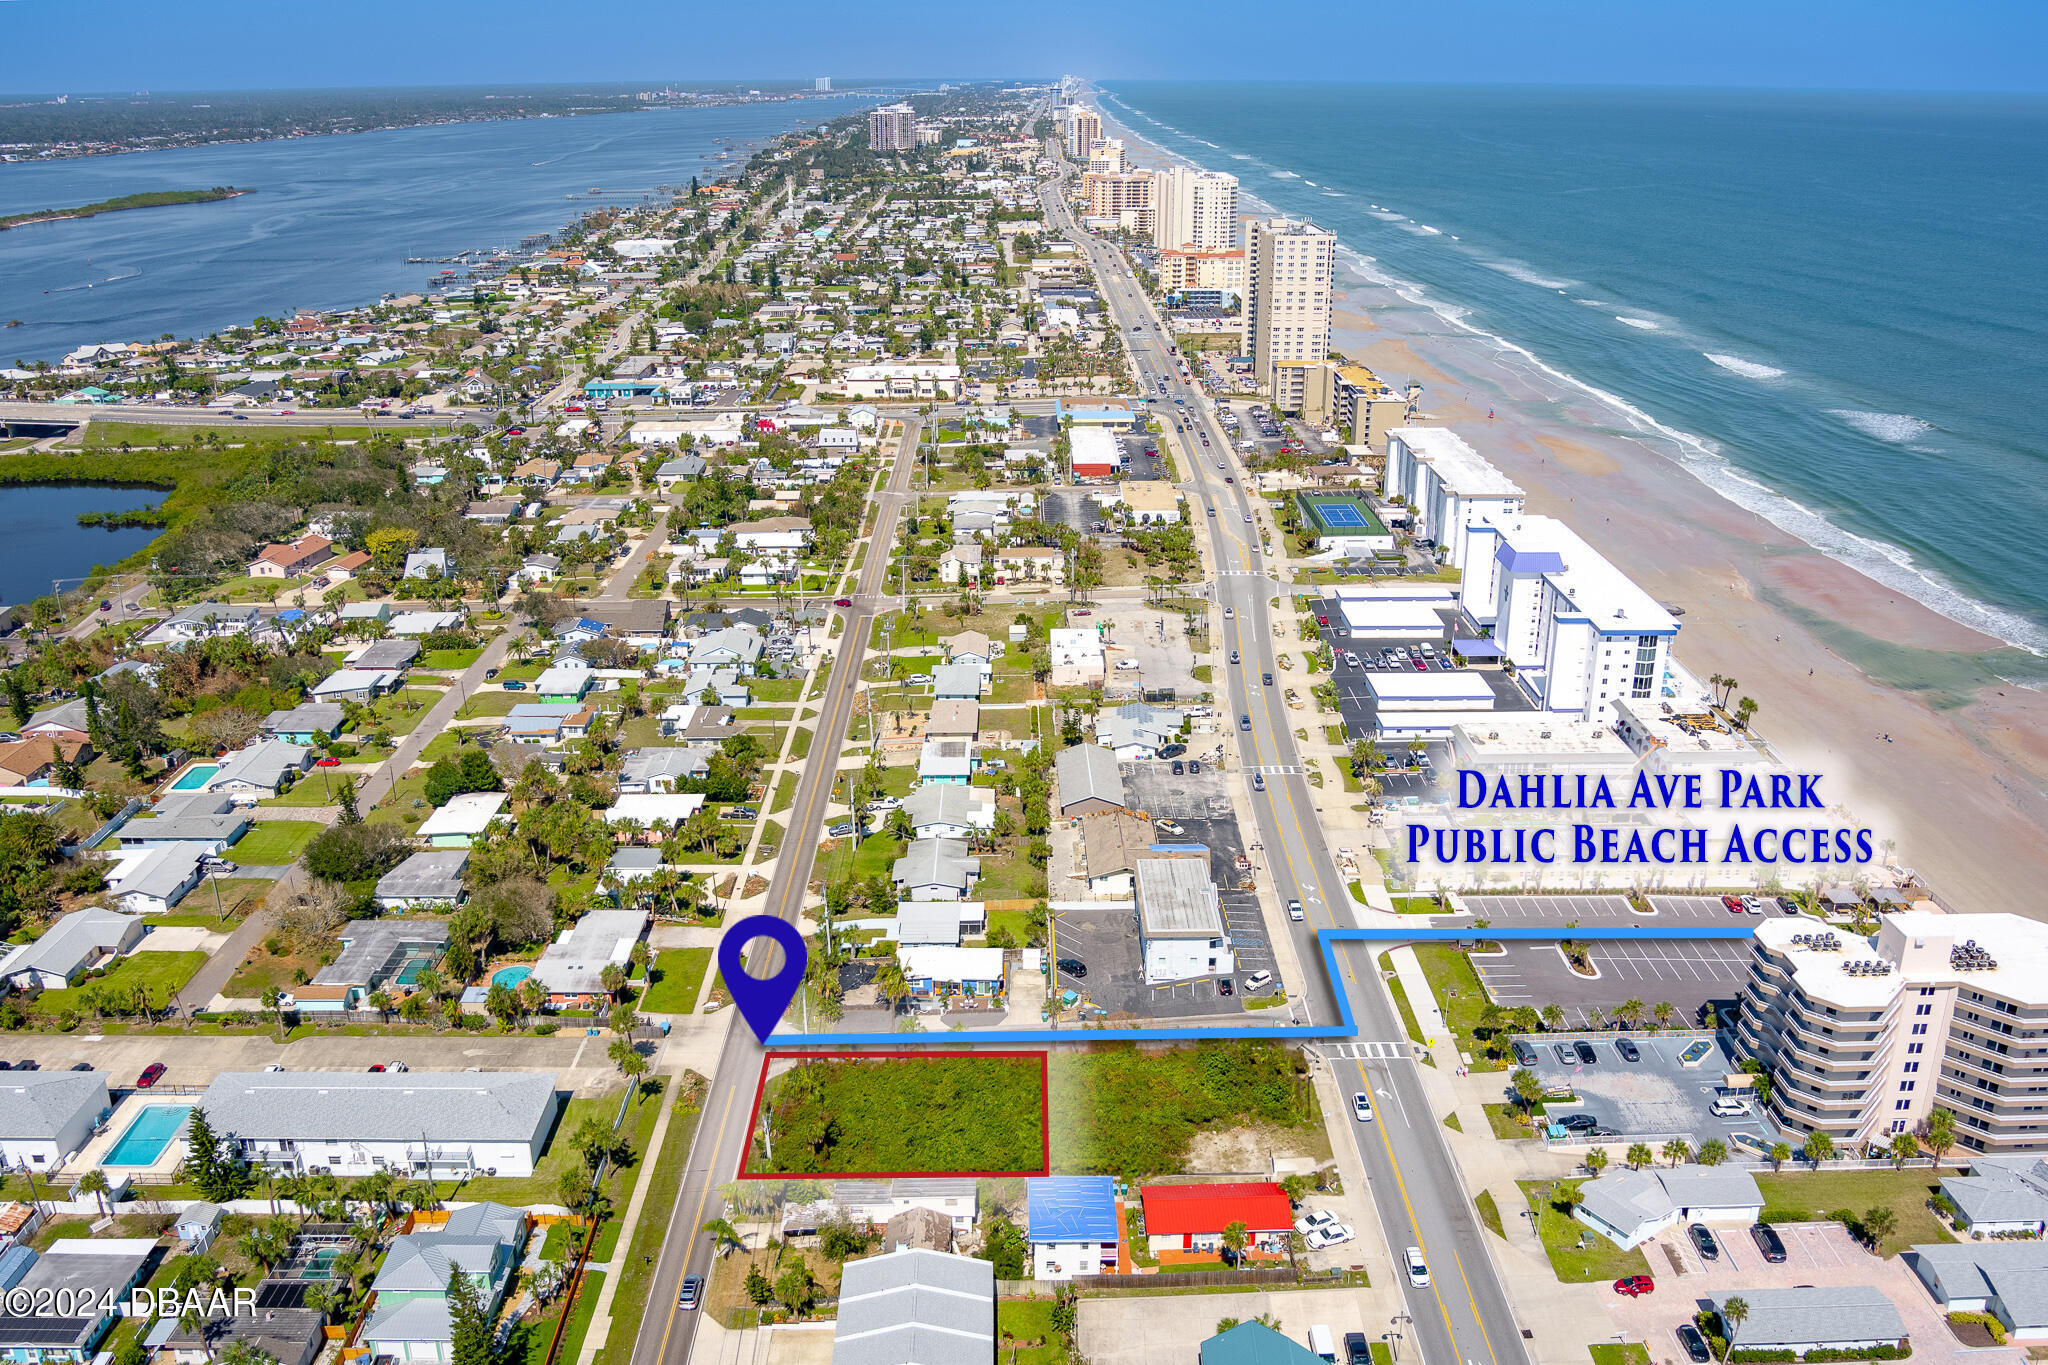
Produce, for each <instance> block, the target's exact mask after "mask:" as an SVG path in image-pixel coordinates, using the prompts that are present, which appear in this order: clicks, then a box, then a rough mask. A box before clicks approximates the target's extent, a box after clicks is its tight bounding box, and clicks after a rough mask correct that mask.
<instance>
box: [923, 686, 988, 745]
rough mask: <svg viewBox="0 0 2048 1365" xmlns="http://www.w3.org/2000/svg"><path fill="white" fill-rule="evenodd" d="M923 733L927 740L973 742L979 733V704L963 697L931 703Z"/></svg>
mask: <svg viewBox="0 0 2048 1365" xmlns="http://www.w3.org/2000/svg"><path fill="white" fill-rule="evenodd" d="M924 733H925V738H927V739H960V740H966V741H968V742H970V743H971V742H973V740H974V739H975V738H976V737H977V736H979V735H980V733H981V703H980V702H978V701H975V700H972V699H971V698H964V697H954V698H950V699H948V700H946V701H935V702H933V703H932V713H931V716H930V717H929V718H928V719H927V720H926V721H925V726H924Z"/></svg>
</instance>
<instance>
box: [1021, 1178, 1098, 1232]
mask: <svg viewBox="0 0 2048 1365" xmlns="http://www.w3.org/2000/svg"><path fill="white" fill-rule="evenodd" d="M1024 1190H1025V1198H1026V1203H1027V1206H1028V1208H1029V1228H1030V1237H1031V1240H1032V1241H1033V1242H1034V1243H1037V1242H1114V1241H1115V1240H1117V1225H1116V1186H1115V1183H1114V1182H1112V1181H1111V1180H1110V1178H1109V1177H1108V1176H1106V1175H1049V1176H1042V1177H1040V1178H1038V1179H1035V1180H1027V1181H1025V1182H1024Z"/></svg>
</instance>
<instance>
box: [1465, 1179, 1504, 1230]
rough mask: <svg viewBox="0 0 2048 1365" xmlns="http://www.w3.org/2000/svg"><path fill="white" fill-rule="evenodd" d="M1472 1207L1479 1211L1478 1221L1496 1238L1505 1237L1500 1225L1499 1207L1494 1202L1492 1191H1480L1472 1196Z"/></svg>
mask: <svg viewBox="0 0 2048 1365" xmlns="http://www.w3.org/2000/svg"><path fill="white" fill-rule="evenodd" d="M1472 1207H1473V1208H1475V1209H1478V1210H1479V1221H1480V1222H1482V1223H1484V1224H1486V1227H1487V1230H1488V1231H1489V1232H1491V1233H1492V1234H1493V1235H1494V1236H1496V1237H1506V1236H1507V1233H1506V1232H1505V1231H1504V1230H1502V1228H1501V1225H1500V1205H1499V1204H1498V1203H1496V1202H1494V1198H1493V1191H1492V1190H1481V1191H1480V1192H1479V1193H1478V1194H1476V1195H1474V1196H1472Z"/></svg>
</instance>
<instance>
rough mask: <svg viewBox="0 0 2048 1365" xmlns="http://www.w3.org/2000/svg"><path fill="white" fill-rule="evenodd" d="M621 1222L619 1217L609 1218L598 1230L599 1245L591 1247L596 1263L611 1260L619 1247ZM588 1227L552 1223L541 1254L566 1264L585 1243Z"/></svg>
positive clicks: (591, 1256) (541, 1246)
mask: <svg viewBox="0 0 2048 1365" xmlns="http://www.w3.org/2000/svg"><path fill="white" fill-rule="evenodd" d="M619 1223H620V1220H619V1219H618V1218H617V1217H612V1218H607V1219H605V1220H604V1223H603V1225H602V1226H600V1227H599V1228H598V1230H597V1245H596V1246H594V1247H592V1248H591V1249H590V1259H591V1261H592V1262H595V1263H602V1262H605V1261H609V1260H610V1259H611V1258H612V1253H613V1252H615V1251H617V1250H618V1249H619ZM588 1231H589V1229H588V1228H580V1227H577V1226H576V1225H575V1224H573V1223H550V1224H548V1235H547V1236H546V1237H545V1238H543V1239H542V1241H541V1244H540V1254H541V1255H542V1257H544V1258H545V1259H547V1260H550V1261H561V1262H563V1263H564V1264H566V1263H568V1262H570V1261H573V1260H575V1259H576V1249H577V1248H578V1247H580V1246H582V1245H583V1237H584V1234H585V1233H586V1232H588Z"/></svg>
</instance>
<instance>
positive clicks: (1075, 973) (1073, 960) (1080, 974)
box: [1058, 957, 1088, 981]
mask: <svg viewBox="0 0 2048 1365" xmlns="http://www.w3.org/2000/svg"><path fill="white" fill-rule="evenodd" d="M1058 965H1059V969H1060V970H1061V971H1063V972H1065V973H1066V974H1067V975H1068V976H1071V977H1073V978H1074V979H1075V980H1076V981H1083V980H1086V979H1087V977H1088V964H1087V963H1085V962H1083V961H1082V960H1081V959H1080V958H1078V957H1063V958H1061V959H1060V960H1059V964H1058Z"/></svg>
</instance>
